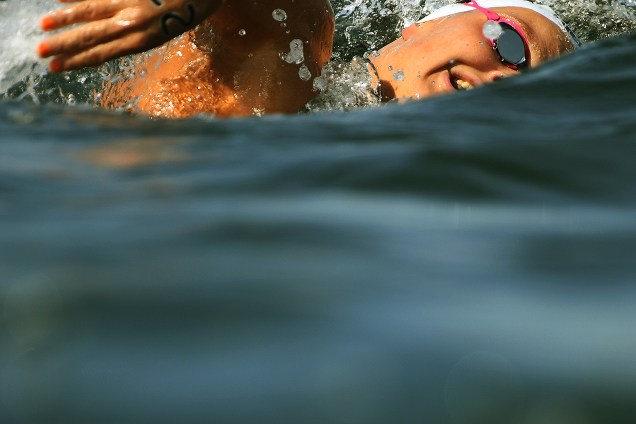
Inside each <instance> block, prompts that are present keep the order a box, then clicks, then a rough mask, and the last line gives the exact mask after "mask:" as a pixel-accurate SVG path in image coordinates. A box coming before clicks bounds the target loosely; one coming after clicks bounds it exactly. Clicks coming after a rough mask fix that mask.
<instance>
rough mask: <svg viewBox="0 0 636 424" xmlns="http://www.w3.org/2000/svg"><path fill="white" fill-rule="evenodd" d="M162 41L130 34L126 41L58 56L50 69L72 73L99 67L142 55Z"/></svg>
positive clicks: (122, 40) (144, 35) (145, 35)
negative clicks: (112, 60)
mask: <svg viewBox="0 0 636 424" xmlns="http://www.w3.org/2000/svg"><path fill="white" fill-rule="evenodd" d="M160 44H161V41H155V40H149V39H148V35H147V34H144V33H143V32H136V33H134V34H130V35H128V36H127V37H125V38H124V39H116V40H112V41H110V42H108V43H104V44H99V45H97V46H95V47H93V48H91V49H89V50H86V51H82V52H79V53H77V54H72V55H62V56H56V57H55V58H54V59H53V60H52V61H51V63H50V64H49V68H50V70H51V71H53V72H62V71H70V70H73V69H79V68H84V67H87V66H97V65H101V64H102V63H104V62H107V61H109V60H111V59H114V58H117V57H121V56H126V55H129V54H134V53H141V52H143V51H146V50H148V49H149V48H150V47H157V46H159V45H160Z"/></svg>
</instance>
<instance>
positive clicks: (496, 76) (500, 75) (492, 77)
mask: <svg viewBox="0 0 636 424" xmlns="http://www.w3.org/2000/svg"><path fill="white" fill-rule="evenodd" d="M509 76H511V75H507V74H505V73H504V72H501V71H490V72H487V73H486V74H485V75H484V82H485V83H491V82H497V81H500V80H502V79H504V78H508V77H509Z"/></svg>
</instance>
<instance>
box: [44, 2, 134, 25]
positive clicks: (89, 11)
mask: <svg viewBox="0 0 636 424" xmlns="http://www.w3.org/2000/svg"><path fill="white" fill-rule="evenodd" d="M72 3H75V4H73V5H71V6H67V7H64V8H62V9H60V10H56V11H54V12H51V13H49V14H48V15H46V16H44V17H43V18H42V20H41V21H40V27H41V28H42V29H43V30H44V31H52V30H55V29H59V28H64V27H67V26H69V25H74V24H78V23H83V22H92V21H97V20H100V19H105V18H110V17H112V16H113V15H114V14H115V13H117V12H118V11H120V10H121V9H122V6H121V4H120V2H118V1H110V0H89V1H83V0H80V1H73V2H72Z"/></svg>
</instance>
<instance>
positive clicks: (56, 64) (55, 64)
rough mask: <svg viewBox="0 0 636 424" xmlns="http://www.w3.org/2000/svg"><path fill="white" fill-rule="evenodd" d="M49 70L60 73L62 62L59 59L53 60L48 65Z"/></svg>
mask: <svg viewBox="0 0 636 424" xmlns="http://www.w3.org/2000/svg"><path fill="white" fill-rule="evenodd" d="M49 69H50V70H51V71H53V72H56V73H57V72H61V71H62V61H61V60H59V59H53V60H52V61H51V63H49Z"/></svg>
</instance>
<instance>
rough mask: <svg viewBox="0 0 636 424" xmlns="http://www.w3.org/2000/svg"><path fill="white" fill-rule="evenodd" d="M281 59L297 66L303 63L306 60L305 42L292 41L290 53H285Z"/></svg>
mask: <svg viewBox="0 0 636 424" xmlns="http://www.w3.org/2000/svg"><path fill="white" fill-rule="evenodd" d="M280 57H281V59H283V60H284V61H285V62H287V63H295V64H297V65H299V64H301V63H303V61H304V60H305V55H304V53H303V41H302V40H299V39H294V40H292V41H291V42H290V43H289V53H283V54H281V56H280Z"/></svg>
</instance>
